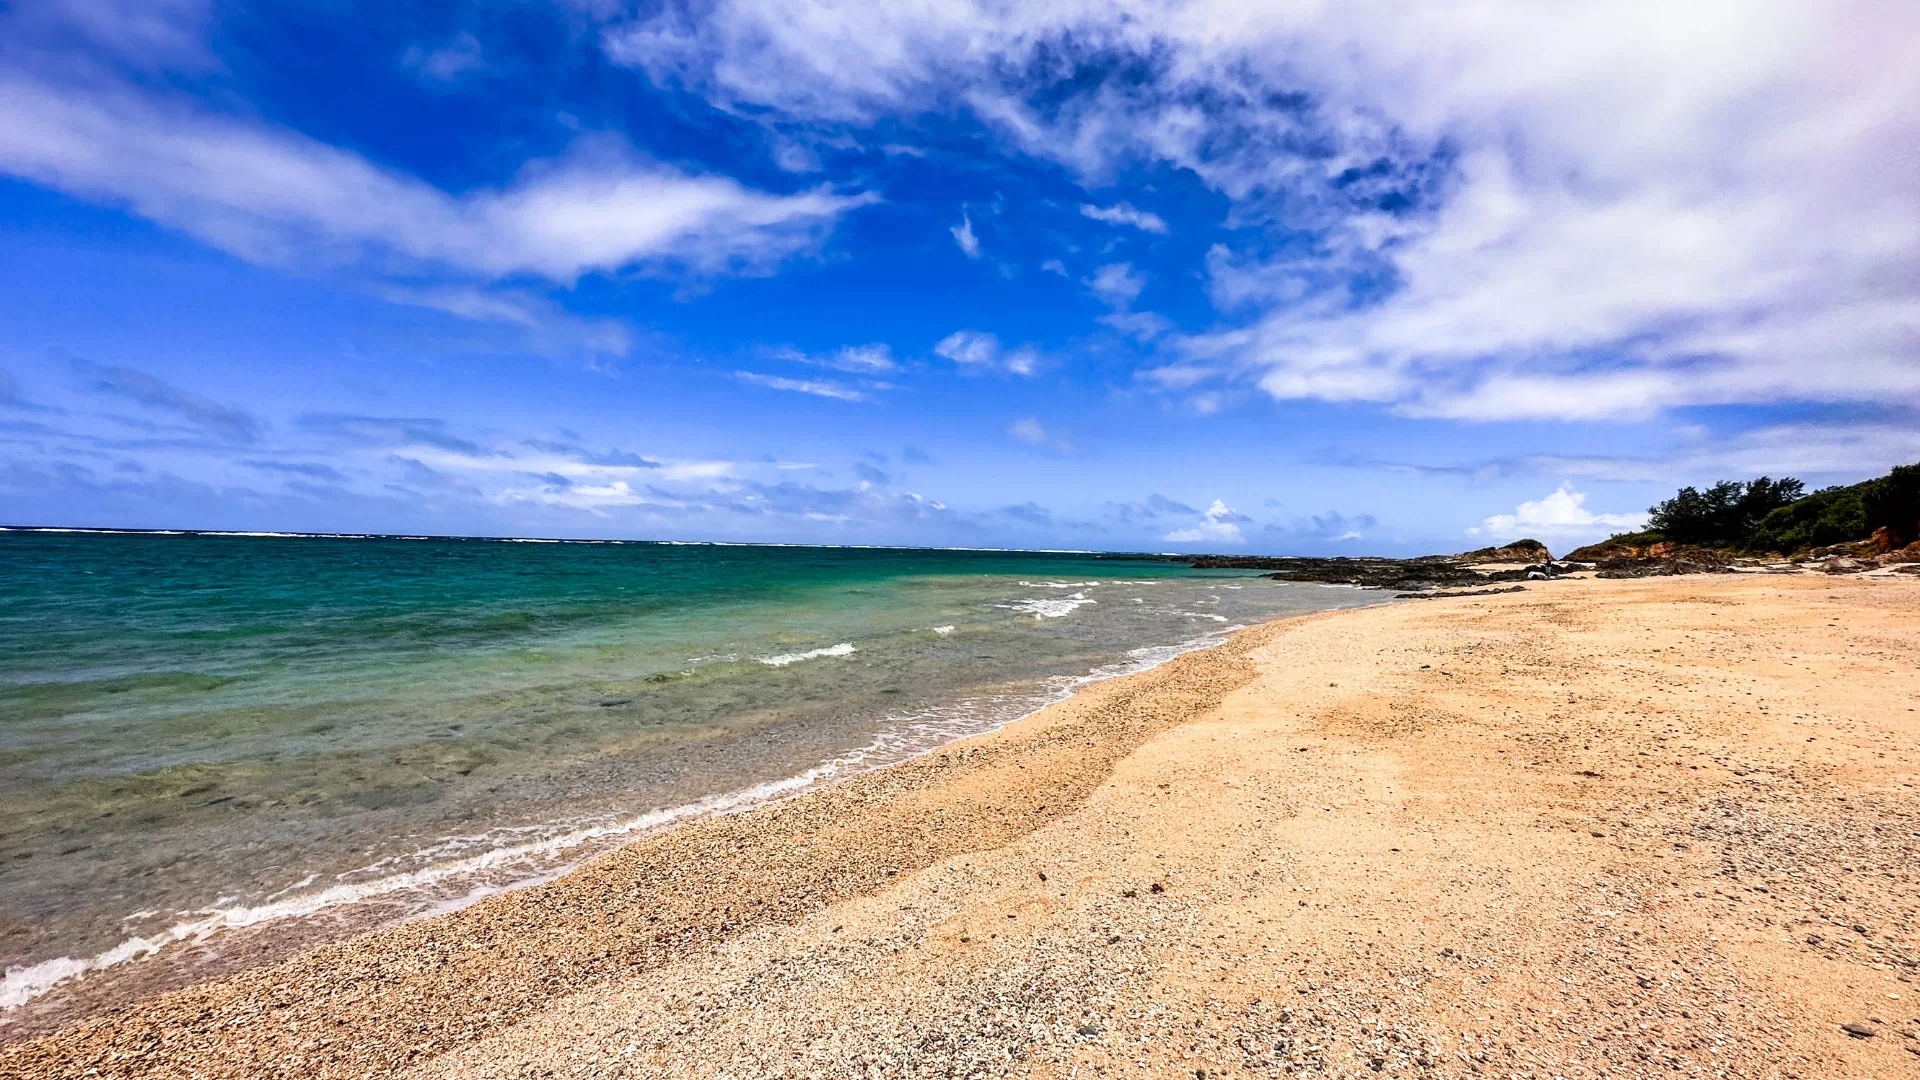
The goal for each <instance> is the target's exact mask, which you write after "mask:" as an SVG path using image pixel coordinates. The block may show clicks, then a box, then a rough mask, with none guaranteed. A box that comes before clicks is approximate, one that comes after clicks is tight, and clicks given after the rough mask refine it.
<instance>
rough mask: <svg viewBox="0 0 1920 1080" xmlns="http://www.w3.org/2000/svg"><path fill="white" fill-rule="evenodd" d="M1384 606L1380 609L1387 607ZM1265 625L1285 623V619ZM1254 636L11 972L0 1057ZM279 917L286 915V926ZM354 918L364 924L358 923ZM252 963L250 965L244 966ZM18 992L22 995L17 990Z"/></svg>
mask: <svg viewBox="0 0 1920 1080" xmlns="http://www.w3.org/2000/svg"><path fill="white" fill-rule="evenodd" d="M1382 602H1383V603H1385V602H1386V601H1385V599H1384V598H1383V600H1382ZM1333 610H1339V609H1333ZM1315 614H1320V613H1315ZM1293 617H1300V616H1293ZM1270 621H1285V618H1283V619H1281V620H1270ZM1257 625H1265V624H1256V626H1257ZM1254 628H1255V627H1247V626H1234V627H1226V628H1223V629H1222V630H1219V631H1214V632H1210V633H1202V634H1200V635H1198V636H1195V637H1192V638H1188V639H1185V640H1182V641H1179V642H1175V643H1172V644H1168V645H1147V646H1140V647H1137V648H1134V649H1130V650H1128V652H1127V653H1126V654H1125V658H1123V659H1121V660H1117V661H1114V662H1112V663H1109V664H1105V665H1101V666H1099V667H1096V668H1093V669H1091V670H1088V671H1085V672H1082V673H1081V674H1078V675H1060V676H1054V677H1051V678H1049V679H1048V680H1047V684H1048V688H1047V689H1046V690H1045V691H1044V692H1043V693H1042V694H1041V695H1040V699H1039V702H1038V704H1036V705H1034V706H1033V707H1032V708H1030V709H1027V710H1026V711H1025V712H1021V713H1018V714H1014V715H1010V716H1008V717H1007V718H1006V719H1003V720H998V721H994V722H992V723H991V724H990V725H989V726H987V727H984V728H982V729H980V730H977V731H970V732H967V733H965V734H962V735H958V736H956V737H951V738H947V739H945V740H944V741H937V742H933V743H930V744H928V745H926V746H923V747H919V748H917V749H910V750H909V751H908V752H906V753H905V755H904V756H902V757H897V758H885V759H883V760H877V761H869V760H868V758H869V757H870V756H871V755H872V754H874V753H877V747H876V743H878V742H882V741H885V740H886V738H887V736H886V735H885V734H883V735H882V736H881V737H880V738H879V739H876V741H875V743H869V744H868V745H866V746H862V747H856V748H853V749H850V750H848V751H845V752H843V753H840V754H838V755H837V756H835V757H833V758H830V759H827V760H823V761H821V762H820V763H818V764H816V765H814V766H813V767H811V768H809V769H807V770H805V771H803V772H801V773H798V774H793V775H789V776H782V777H777V778H775V779H772V780H767V781H762V782H759V783H755V784H752V785H749V786H748V787H745V788H740V789H735V790H730V791H723V792H718V793H715V794H712V795H708V796H705V797H702V798H700V799H698V800H696V801H694V802H691V803H686V804H682V805H677V806H673V807H667V808H661V809H656V810H649V811H646V812H644V813H641V814H639V815H637V816H635V817H632V818H631V819H630V820H623V821H620V822H617V823H615V824H613V825H609V826H594V827H592V828H589V829H586V830H584V833H592V834H595V835H594V836H592V837H588V838H587V839H586V840H585V841H583V842H581V843H573V844H567V845H565V846H569V847H578V846H587V845H591V844H592V842H593V840H596V839H599V838H601V837H602V836H617V837H619V839H618V840H617V841H615V842H613V843H611V844H599V845H594V846H590V847H589V850H587V851H585V852H583V853H582V854H580V855H578V856H577V857H573V858H570V859H567V860H566V861H563V862H558V863H555V864H554V865H551V866H541V867H539V868H538V869H537V870H536V871H535V872H532V873H529V874H528V875H526V876H525V877H522V878H516V879H514V880H512V881H510V882H508V883H506V884H504V885H490V886H485V887H481V888H476V889H475V890H473V891H471V892H469V893H467V894H465V895H462V896H460V897H457V898H455V899H453V900H451V901H446V902H441V903H437V904H435V905H431V906H429V907H428V908H426V909H424V910H422V911H420V912H418V913H415V914H411V915H405V916H400V917H397V918H396V917H394V916H392V915H390V914H383V913H382V912H381V911H379V910H369V911H366V912H360V909H358V908H357V907H355V906H354V905H355V904H356V903H357V902H358V901H359V900H360V899H362V898H363V897H374V898H378V897H383V896H386V895H387V894H389V893H392V892H396V891H402V890H404V889H407V888H412V887H413V883H414V881H415V879H423V878H430V879H432V880H435V881H437V880H440V879H443V878H448V877H457V876H459V875H460V874H461V873H463V872H464V867H465V866H466V864H474V865H476V866H483V867H484V866H492V865H495V864H497V863H499V862H501V861H506V860H510V859H512V858H514V857H515V856H516V854H517V853H518V852H519V851H520V849H521V848H540V849H543V850H544V849H545V848H547V847H549V846H551V845H552V844H553V843H554V842H555V841H570V840H573V839H574V837H573V834H566V835H561V836H557V837H549V838H545V839H542V840H538V841H533V842H531V843H529V844H524V845H520V846H519V847H515V848H508V849H492V850H489V851H486V852H482V853H481V854H479V855H475V856H470V857H467V858H464V859H460V860H455V861H454V862H453V863H451V864H430V865H428V866H425V867H422V868H420V869H418V870H414V871H408V872H405V873H402V874H400V875H398V876H397V879H405V880H390V879H373V880H369V881H364V882H354V883H352V884H347V885H335V886H330V887H328V888H326V889H323V890H319V891H318V892H314V893H295V894H293V895H290V896H286V897H284V898H279V897H271V898H269V899H268V901H267V902H265V903H263V904H262V905H257V906H255V907H249V908H234V909H221V910H218V911H210V912H209V913H207V914H206V915H205V916H204V917H203V918H201V919H198V920H189V921H186V922H182V923H178V924H175V925H174V926H173V927H171V928H169V929H168V930H166V931H163V932H162V933H160V934H158V935H152V936H148V937H135V938H129V939H127V940H124V941H122V942H120V943H119V944H117V945H116V946H114V947H113V948H112V949H109V950H107V951H106V952H104V953H101V954H99V955H95V956H87V957H82V958H74V957H67V956H62V957H58V958H53V959H49V960H46V961H42V962H40V963H36V964H32V965H27V966H24V967H21V968H18V969H9V970H8V972H7V975H8V989H9V990H15V989H28V990H30V991H31V993H30V994H29V995H28V996H26V997H24V998H22V999H21V1001H20V1004H19V1006H18V1007H20V1008H23V1009H26V1010H28V1014H27V1015H25V1016H24V1017H15V1018H9V1017H8V1016H7V1015H6V1013H5V1012H0V1047H4V1046H6V1045H8V1044H10V1043H16V1042H20V1041H25V1040H29V1039H32V1038H35V1037H38V1036H41V1035H44V1034H46V1033H47V1032H50V1031H54V1030H58V1029H59V1028H61V1027H65V1026H69V1025H71V1024H73V1023H74V1022H76V1021H79V1022H84V1021H85V1020H86V1019H87V1018H88V1017H90V1016H93V1015H95V1014H100V1013H107V1012H113V1011H116V1010H120V1009H125V1008H128V1007H137V1006H138V1005H139V1004H140V1003H141V1002H143V1001H145V1000H147V999H150V998H153V997H156V996H160V995H162V994H165V993H170V992H179V991H181V990H188V989H191V988H192V987H193V986H196V985H199V984H202V983H206V982H212V981H218V980H221V979H226V978H233V977H237V976H240V975H244V974H246V973H247V972H249V971H252V970H255V969H258V968H261V967H267V966H271V965H272V964H274V963H277V962H279V961H282V960H285V959H287V958H288V957H291V956H293V955H295V954H297V953H300V952H304V951H306V950H308V949H310V948H313V947H316V946H319V945H326V944H332V943H336V942H340V941H345V940H352V939H353V938H355V937H358V936H361V935H364V934H370V933H379V932H381V931H383V930H391V929H394V928H396V927H400V926H404V925H407V924H410V923H414V922H421V921H427V920H431V919H437V918H441V917H444V916H449V915H454V914H457V913H458V912H460V911H463V910H465V909H466V908H469V907H471V906H473V905H475V904H477V903H480V902H482V901H485V900H487V899H489V898H491V897H494V896H505V895H508V894H511V893H517V892H520V891H523V890H525V889H529V888H535V887H538V886H541V885H546V884H549V883H551V882H554V881H556V880H559V879H563V878H565V877H566V876H568V875H570V874H572V873H573V872H575V871H577V870H579V869H581V868H582V867H583V866H585V865H587V864H588V863H591V862H592V861H594V860H596V859H599V858H602V857H605V856H607V855H609V854H612V853H614V852H616V851H618V850H619V849H620V848H622V847H624V846H626V845H628V844H632V843H637V842H641V841H643V840H645V839H647V838H649V837H653V836H658V835H661V834H663V833H665V832H668V831H671V830H673V829H677V828H681V827H684V826H686V825H689V824H692V823H695V822H699V821H705V820H710V819H715V818H721V817H727V816H731V815H734V814H741V813H750V812H752V811H754V810H757V809H761V808H764V807H769V806H774V805H777V804H779V803H782V802H785V801H788V800H791V799H797V798H804V797H805V796H807V795H808V794H810V793H813V792H816V791H819V790H822V789H824V788H827V787H831V786H834V785H837V784H841V783H845V782H847V781H849V780H852V779H854V778H856V777H859V776H862V775H865V774H867V773H870V772H874V771H877V770H883V769H890V768H895V767H897V766H900V765H902V764H905V763H907V762H911V761H913V760H915V759H917V758H920V757H924V756H925V755H927V754H930V753H937V752H939V751H940V750H942V749H944V748H946V747H950V746H954V745H958V744H962V743H965V742H968V741H969V740H972V739H976V738H980V737H983V736H988V735H992V734H994V733H997V732H1000V731H1003V730H1005V729H1007V728H1009V727H1012V726H1014V725H1017V724H1020V723H1022V722H1024V721H1026V720H1028V719H1029V718H1031V717H1033V716H1035V715H1037V714H1038V713H1041V712H1044V711H1045V710H1047V709H1050V708H1053V707H1054V706H1056V705H1059V704H1061V703H1063V702H1066V701H1069V700H1071V699H1072V698H1073V697H1074V695H1076V694H1078V693H1080V692H1082V691H1084V690H1085V689H1087V688H1088V687H1091V686H1096V685H1098V684H1100V683H1104V682H1108V681H1112V680H1114V679H1125V678H1130V677H1132V676H1134V675H1139V674H1143V673H1146V672H1150V671H1153V670H1154V669H1156V668H1159V667H1161V666H1164V665H1165V664H1167V663H1170V662H1172V661H1174V660H1177V659H1179V658H1180V657H1182V656H1185V655H1187V654H1189V653H1194V652H1204V651H1207V650H1211V649H1216V648H1219V647H1221V646H1223V645H1226V644H1227V643H1228V641H1229V640H1230V639H1231V638H1232V637H1233V636H1234V635H1235V634H1237V633H1240V632H1242V631H1245V630H1248V629H1254ZM762 662H766V661H764V660H763V661H762ZM584 833H583V835H584ZM402 858H404V857H402ZM389 861H392V860H391V859H390V860H389ZM336 894H337V895H336ZM283 911H284V914H282V912H283ZM357 913H358V914H361V915H363V916H364V917H362V918H357V919H356V918H355V915H356V914H357ZM317 917H327V918H330V919H332V920H334V921H333V922H332V923H320V922H315V921H314V920H315V919H316V918H317ZM288 920H291V922H289V921H288ZM281 924H285V925H281ZM275 930H280V931H283V932H284V933H285V935H286V936H285V938H284V939H283V940H276V939H272V938H269V937H267V936H266V935H269V934H272V933H274V931H275ZM209 934H222V935H226V938H223V939H222V940H223V941H224V940H227V938H231V939H234V940H233V941H232V942H231V949H232V951H233V953H234V954H235V955H238V956H240V957H243V959H240V960H238V961H235V962H229V963H226V964H218V962H217V961H216V966H215V967H213V968H211V969H208V968H206V967H204V966H193V965H190V966H186V967H180V968H178V969H166V970H155V971H148V970H142V969H140V968H139V967H137V966H135V965H138V964H141V963H144V962H147V961H148V960H149V959H150V957H149V955H148V954H151V953H156V952H158V951H160V950H161V949H164V948H167V947H168V946H175V945H199V944H202V943H204V941H205V940H206V936H207V935H209ZM250 953H251V954H253V955H251V956H249V954H250ZM263 957H264V959H263ZM123 965H125V966H123ZM43 971H44V972H49V973H51V977H50V978H47V979H46V980H45V984H44V985H38V984H34V985H33V986H28V984H27V980H29V979H32V978H34V977H35V976H36V975H37V974H38V973H41V972H43ZM79 980H85V984H84V985H83V986H79V987H78V988H76V982H77V981H79ZM16 983H18V984H19V985H18V986H16ZM123 983H124V984H125V987H124V989H123V987H122V984H123ZM48 994H62V995H68V994H71V995H77V997H78V1000H77V1001H73V1002H67V1001H61V1002H59V1003H57V1004H55V1006H54V1008H52V1009H49V1010H47V1011H46V1012H44V1013H41V1014H34V1013H32V1011H31V1010H33V1009H35V1008H36V1007H37V1006H36V1005H35V1002H39V1001H41V1000H42V999H43V998H44V997H45V996H46V995H48ZM9 1011H11V1010H9Z"/></svg>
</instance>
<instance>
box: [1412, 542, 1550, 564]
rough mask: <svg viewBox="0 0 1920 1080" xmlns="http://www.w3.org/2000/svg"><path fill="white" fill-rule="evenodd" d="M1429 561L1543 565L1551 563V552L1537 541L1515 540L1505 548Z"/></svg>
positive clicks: (1483, 549) (1491, 548)
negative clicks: (1446, 560)
mask: <svg viewBox="0 0 1920 1080" xmlns="http://www.w3.org/2000/svg"><path fill="white" fill-rule="evenodd" d="M1427 558H1429V559H1451V560H1453V561H1455V562H1463V563H1502V562H1517V563H1544V562H1552V561H1553V552H1551V551H1548V550H1547V545H1545V544H1543V543H1541V542H1540V541H1538V540H1515V541H1514V542H1513V543H1511V544H1508V545H1507V546H1505V547H1484V548H1480V549H1478V550H1476V551H1464V552H1461V553H1460V554H1458V555H1429V556H1427Z"/></svg>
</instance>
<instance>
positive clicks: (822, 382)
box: [733, 371, 868, 401]
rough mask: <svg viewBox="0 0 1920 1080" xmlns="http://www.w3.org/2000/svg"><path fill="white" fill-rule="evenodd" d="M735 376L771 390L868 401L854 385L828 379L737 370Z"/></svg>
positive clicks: (744, 381) (745, 381)
mask: <svg viewBox="0 0 1920 1080" xmlns="http://www.w3.org/2000/svg"><path fill="white" fill-rule="evenodd" d="M733 377H734V378H736V379H739V380H740V381H741V382H743V383H749V384H751V385H754V386H764V387H766V388H767V389H769V390H786V391H790V392H792V393H795V394H812V395H813V396H814V397H823V398H833V399H835V400H838V401H866V400H868V398H867V395H866V394H864V393H862V392H861V391H859V390H857V389H855V388H854V387H851V386H847V385H845V384H843V383H837V382H830V381H828V380H826V379H789V378H785V377H784V376H780V375H762V374H760V373H759V372H756V371H736V372H734V373H733Z"/></svg>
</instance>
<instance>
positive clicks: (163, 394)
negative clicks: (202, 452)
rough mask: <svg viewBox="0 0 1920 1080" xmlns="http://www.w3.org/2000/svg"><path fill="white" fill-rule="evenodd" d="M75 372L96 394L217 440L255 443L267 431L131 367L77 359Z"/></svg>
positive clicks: (236, 411) (245, 415) (240, 412)
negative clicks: (131, 404) (178, 422)
mask: <svg viewBox="0 0 1920 1080" xmlns="http://www.w3.org/2000/svg"><path fill="white" fill-rule="evenodd" d="M70 363H71V365H72V368H73V372H74V374H75V375H77V376H78V377H79V379H80V381H81V384H82V386H83V387H84V388H85V389H87V390H88V391H91V392H92V393H96V394H106V395H111V396H114V397H119V398H124V399H126V400H128V401H132V402H134V403H136V404H139V405H142V406H144V407H146V408H148V409H151V410H153V411H155V412H159V413H165V414H167V415H170V416H172V417H174V418H175V419H178V420H182V421H185V422H186V423H187V424H189V425H191V426H193V427H195V428H197V429H199V430H200V431H202V432H204V433H206V434H208V435H212V436H214V437H215V438H218V439H224V440H226V441H227V442H231V443H240V444H243V445H244V444H247V443H252V442H254V441H255V440H257V439H258V438H259V437H260V433H261V432H262V431H263V430H265V428H266V423H265V422H264V421H262V420H261V419H260V418H259V417H257V416H255V415H253V414H252V413H250V412H247V411H246V410H245V409H242V408H239V407H238V406H235V405H223V404H221V403H220V402H217V401H214V400H212V399H210V398H206V397H202V396H201V395H199V394H196V393H193V392H192V391H189V390H182V389H181V388H179V387H177V386H175V385H173V384H172V383H169V382H167V381H166V380H164V379H161V378H159V377H158V376H155V375H151V374H148V373H147V372H144V371H139V370H136V369H134V368H130V367H119V366H116V365H111V364H96V363H94V362H92V361H90V360H83V359H79V358H74V359H73V360H71V361H70Z"/></svg>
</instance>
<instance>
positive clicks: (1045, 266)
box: [1040, 259, 1067, 277]
mask: <svg viewBox="0 0 1920 1080" xmlns="http://www.w3.org/2000/svg"><path fill="white" fill-rule="evenodd" d="M1040 269H1042V270H1045V271H1046V272H1047V273H1049V274H1059V275H1060V276H1061V277H1066V276H1067V264H1066V263H1063V262H1061V261H1060V260H1059V259H1048V260H1046V261H1045V262H1043V263H1041V264H1040Z"/></svg>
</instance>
